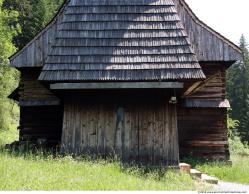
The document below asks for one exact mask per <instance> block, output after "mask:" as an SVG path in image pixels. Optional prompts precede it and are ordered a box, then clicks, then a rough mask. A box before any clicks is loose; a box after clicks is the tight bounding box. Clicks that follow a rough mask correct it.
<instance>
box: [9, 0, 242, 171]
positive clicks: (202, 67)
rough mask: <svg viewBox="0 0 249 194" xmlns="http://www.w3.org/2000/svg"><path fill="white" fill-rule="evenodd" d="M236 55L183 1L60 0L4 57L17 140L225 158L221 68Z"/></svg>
mask: <svg viewBox="0 0 249 194" xmlns="http://www.w3.org/2000/svg"><path fill="white" fill-rule="evenodd" d="M240 59H241V50H240V49H239V48H238V47H237V46H236V45H234V44H233V43H232V42H230V41H229V40H228V39H226V38H225V37H223V36H222V35H220V34H219V33H217V32H216V31H214V30H213V29H211V28H210V27H208V26H207V25H206V24H204V23H203V22H201V21H200V20H199V19H198V18H197V17H196V15H195V14H194V13H193V12H192V11H191V9H190V8H189V7H188V5H187V4H186V2H185V1H184V0H66V1H65V3H64V4H63V6H62V7H61V9H60V10H59V12H58V13H57V15H56V16H55V17H54V18H53V20H52V21H51V22H50V23H49V24H48V25H47V27H46V28H44V29H43V30H42V31H41V32H40V33H39V34H38V35H37V36H36V37H35V38H34V39H33V40H32V41H31V42H30V43H28V44H27V45H26V46H25V47H24V48H23V49H22V50H20V51H19V52H18V53H16V54H15V55H14V56H12V57H11V65H12V66H13V67H15V68H17V69H18V70H19V71H20V72H21V82H20V86H19V87H18V88H17V90H16V91H14V93H15V94H16V95H14V96H16V100H18V102H19V105H20V108H21V116H20V127H19V129H20V141H31V142H36V141H40V140H44V141H46V142H48V143H49V144H50V145H59V146H60V150H61V152H62V153H70V154H90V155H92V154H94V155H95V154H97V155H99V156H109V155H112V154H116V155H118V156H120V158H121V159H122V160H123V161H124V162H139V163H142V164H148V165H163V166H175V165H178V163H179V157H181V158H182V157H188V156H192V157H207V158H221V159H225V160H227V159H229V149H228V146H229V145H228V137H227V124H226V120H227V108H228V107H229V102H228V100H227V99H226V86H225V81H226V70H227V69H228V68H229V66H231V65H232V64H233V63H235V62H236V61H237V60H240ZM17 94H18V95H17Z"/></svg>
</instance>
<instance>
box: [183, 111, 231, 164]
mask: <svg viewBox="0 0 249 194" xmlns="http://www.w3.org/2000/svg"><path fill="white" fill-rule="evenodd" d="M178 126H179V142H180V156H181V158H184V157H191V156H192V157H196V158H209V159H211V158H212V159H223V160H229V158H230V154H229V149H228V131H227V110H226V109H224V108H223V109H219V108H192V109H190V108H180V107H179V109H178Z"/></svg>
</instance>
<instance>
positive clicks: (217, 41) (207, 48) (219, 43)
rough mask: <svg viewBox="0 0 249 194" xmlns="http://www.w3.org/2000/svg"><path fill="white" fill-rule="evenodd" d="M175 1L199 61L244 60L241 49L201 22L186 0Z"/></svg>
mask: <svg viewBox="0 0 249 194" xmlns="http://www.w3.org/2000/svg"><path fill="white" fill-rule="evenodd" d="M174 1H175V3H176V5H177V10H178V13H179V15H180V17H181V20H182V22H183V25H184V27H185V29H186V31H187V34H188V36H189V39H190V42H191V44H192V47H193V49H194V51H195V53H196V54H197V58H198V60H199V61H236V60H240V59H241V58H242V56H241V51H240V50H239V48H238V47H237V46H235V45H234V44H233V43H231V42H230V41H229V40H227V39H226V38H224V37H223V36H222V35H220V34H219V33H217V32H215V31H214V30H212V29H211V28H210V27H208V26H207V25H206V24H204V23H203V22H201V21H200V20H199V19H198V18H197V17H196V16H195V15H194V14H193V12H192V10H191V9H190V8H189V7H188V5H187V4H186V3H185V2H184V0H174Z"/></svg>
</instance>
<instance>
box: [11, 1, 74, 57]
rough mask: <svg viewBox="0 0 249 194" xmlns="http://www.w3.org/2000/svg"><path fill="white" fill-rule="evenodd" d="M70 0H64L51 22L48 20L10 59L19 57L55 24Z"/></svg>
mask: <svg viewBox="0 0 249 194" xmlns="http://www.w3.org/2000/svg"><path fill="white" fill-rule="evenodd" d="M69 1H70V0H64V3H62V5H61V6H60V8H59V9H58V11H57V12H56V14H55V15H54V17H53V18H52V19H51V20H50V22H48V24H47V25H46V26H45V27H44V28H43V29H42V30H41V31H39V32H38V33H37V34H36V35H35V37H34V38H33V39H32V40H30V41H29V42H28V43H27V44H26V45H25V46H24V47H22V48H21V49H20V50H18V51H17V52H16V53H14V54H13V55H11V56H10V57H9V60H10V61H12V60H13V59H14V58H16V57H18V56H19V55H20V54H21V53H22V51H24V50H25V49H26V48H27V47H29V46H30V45H31V44H32V43H33V42H34V41H36V40H37V39H38V37H40V36H41V35H42V34H43V33H45V32H46V31H47V29H48V28H49V27H50V26H52V25H54V24H55V23H56V21H57V19H58V17H59V15H60V13H62V12H63V11H64V9H65V7H66V6H67V4H68V3H69Z"/></svg>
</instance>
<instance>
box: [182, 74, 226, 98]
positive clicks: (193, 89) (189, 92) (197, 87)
mask: <svg viewBox="0 0 249 194" xmlns="http://www.w3.org/2000/svg"><path fill="white" fill-rule="evenodd" d="M220 73H221V72H218V73H216V74H214V75H212V76H210V77H209V78H207V79H206V80H204V81H199V82H196V83H194V84H193V85H192V86H191V87H190V88H188V89H187V91H186V92H185V93H184V94H183V96H182V98H186V97H188V96H191V95H192V94H194V93H195V92H197V91H199V90H200V89H202V88H204V87H205V86H206V85H207V84H208V83H209V82H210V81H211V80H212V79H214V78H215V77H216V76H218V75H220Z"/></svg>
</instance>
